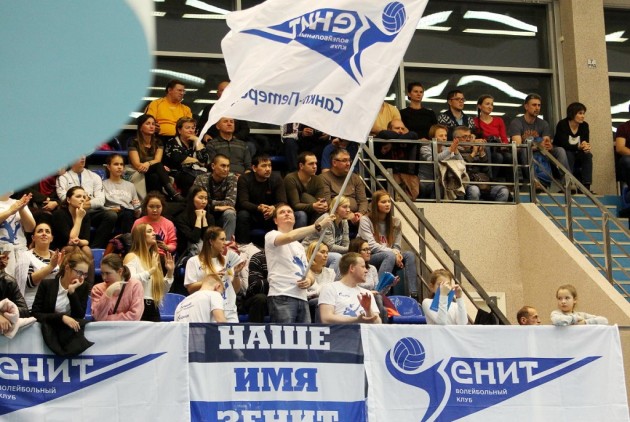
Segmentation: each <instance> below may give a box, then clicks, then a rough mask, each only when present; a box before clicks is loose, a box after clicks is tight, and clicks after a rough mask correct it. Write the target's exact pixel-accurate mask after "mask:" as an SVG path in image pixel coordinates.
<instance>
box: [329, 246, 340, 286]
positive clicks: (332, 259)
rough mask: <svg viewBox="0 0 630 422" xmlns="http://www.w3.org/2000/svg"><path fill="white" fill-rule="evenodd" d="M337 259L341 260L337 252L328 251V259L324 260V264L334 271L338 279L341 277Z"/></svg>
mask: <svg viewBox="0 0 630 422" xmlns="http://www.w3.org/2000/svg"><path fill="white" fill-rule="evenodd" d="M339 261H341V254H340V253H338V252H329V253H328V261H326V266H327V267H328V268H330V269H331V270H334V271H335V275H336V279H337V280H339V279H340V278H341V274H339Z"/></svg>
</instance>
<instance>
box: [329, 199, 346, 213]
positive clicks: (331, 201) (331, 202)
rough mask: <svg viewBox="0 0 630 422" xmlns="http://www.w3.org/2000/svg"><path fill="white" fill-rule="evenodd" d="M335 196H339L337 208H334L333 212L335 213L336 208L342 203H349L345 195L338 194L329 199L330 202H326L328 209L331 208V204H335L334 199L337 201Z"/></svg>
mask: <svg viewBox="0 0 630 422" xmlns="http://www.w3.org/2000/svg"><path fill="white" fill-rule="evenodd" d="M337 198H339V203H338V204H337V208H335V213H337V210H338V209H339V207H340V206H342V205H350V198H348V197H347V196H344V195H339V196H335V197H334V198H331V199H330V202H329V203H328V209H329V210H331V209H332V207H333V205H334V204H335V201H337Z"/></svg>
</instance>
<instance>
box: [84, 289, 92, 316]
mask: <svg viewBox="0 0 630 422" xmlns="http://www.w3.org/2000/svg"><path fill="white" fill-rule="evenodd" d="M84 319H85V320H86V321H92V295H89V296H88V300H87V306H86V307H85V318H84Z"/></svg>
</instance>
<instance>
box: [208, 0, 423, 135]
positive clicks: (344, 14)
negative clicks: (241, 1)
mask: <svg viewBox="0 0 630 422" xmlns="http://www.w3.org/2000/svg"><path fill="white" fill-rule="evenodd" d="M426 4H427V0H396V1H391V0H371V1H365V0H317V1H312V0H267V1H265V2H264V3H262V4H260V5H257V6H254V7H251V8H249V9H246V10H243V11H240V12H233V13H230V14H229V15H228V16H227V24H228V26H229V27H230V29H231V31H230V32H229V33H228V34H227V35H226V37H225V38H224V39H223V41H222V43H221V49H222V51H223V55H224V57H225V63H226V66H227V70H228V74H229V76H230V80H231V83H230V85H229V86H228V87H227V89H226V90H225V91H224V92H223V95H222V96H221V99H220V100H219V101H218V102H217V103H216V104H215V105H214V106H213V107H212V110H211V112H210V119H209V121H208V123H207V127H206V129H203V130H202V133H205V132H204V131H205V130H207V128H208V127H209V126H210V125H211V124H212V123H214V122H216V121H217V120H218V119H219V118H220V117H224V116H227V117H233V118H237V119H242V120H252V121H257V122H264V123H271V124H284V123H290V122H299V123H304V124H306V125H308V126H310V127H314V128H316V129H318V130H321V131H323V132H325V133H328V134H331V135H334V136H338V137H340V138H344V139H348V140H351V141H356V142H365V140H366V138H367V135H368V134H369V132H370V129H371V128H372V125H373V124H374V120H375V118H376V114H377V113H378V110H379V109H380V106H381V104H382V103H383V100H384V97H385V95H386V94H387V91H388V89H389V87H390V84H391V81H392V79H393V77H394V75H395V73H396V72H397V71H398V69H399V66H400V63H401V61H402V59H403V55H404V53H405V51H406V49H407V46H408V45H409V41H410V40H411V37H412V35H413V33H414V31H415V29H416V26H417V24H418V21H419V20H420V18H421V16H422V13H423V12H424V8H425V6H426Z"/></svg>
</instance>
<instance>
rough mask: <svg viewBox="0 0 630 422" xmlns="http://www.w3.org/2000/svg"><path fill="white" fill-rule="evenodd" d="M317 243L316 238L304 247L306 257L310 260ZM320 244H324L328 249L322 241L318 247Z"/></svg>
mask: <svg viewBox="0 0 630 422" xmlns="http://www.w3.org/2000/svg"><path fill="white" fill-rule="evenodd" d="M316 245H317V240H313V241H312V242H311V243H310V244H309V245H308V248H306V258H307V259H308V260H309V261H310V260H311V257H312V256H313V254H314V253H315V246H316ZM322 246H326V249H328V250H330V248H329V247H328V245H327V244H325V243H324V242H322V243H321V244H320V245H319V247H320V248H321V247H322ZM324 265H325V263H324Z"/></svg>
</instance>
